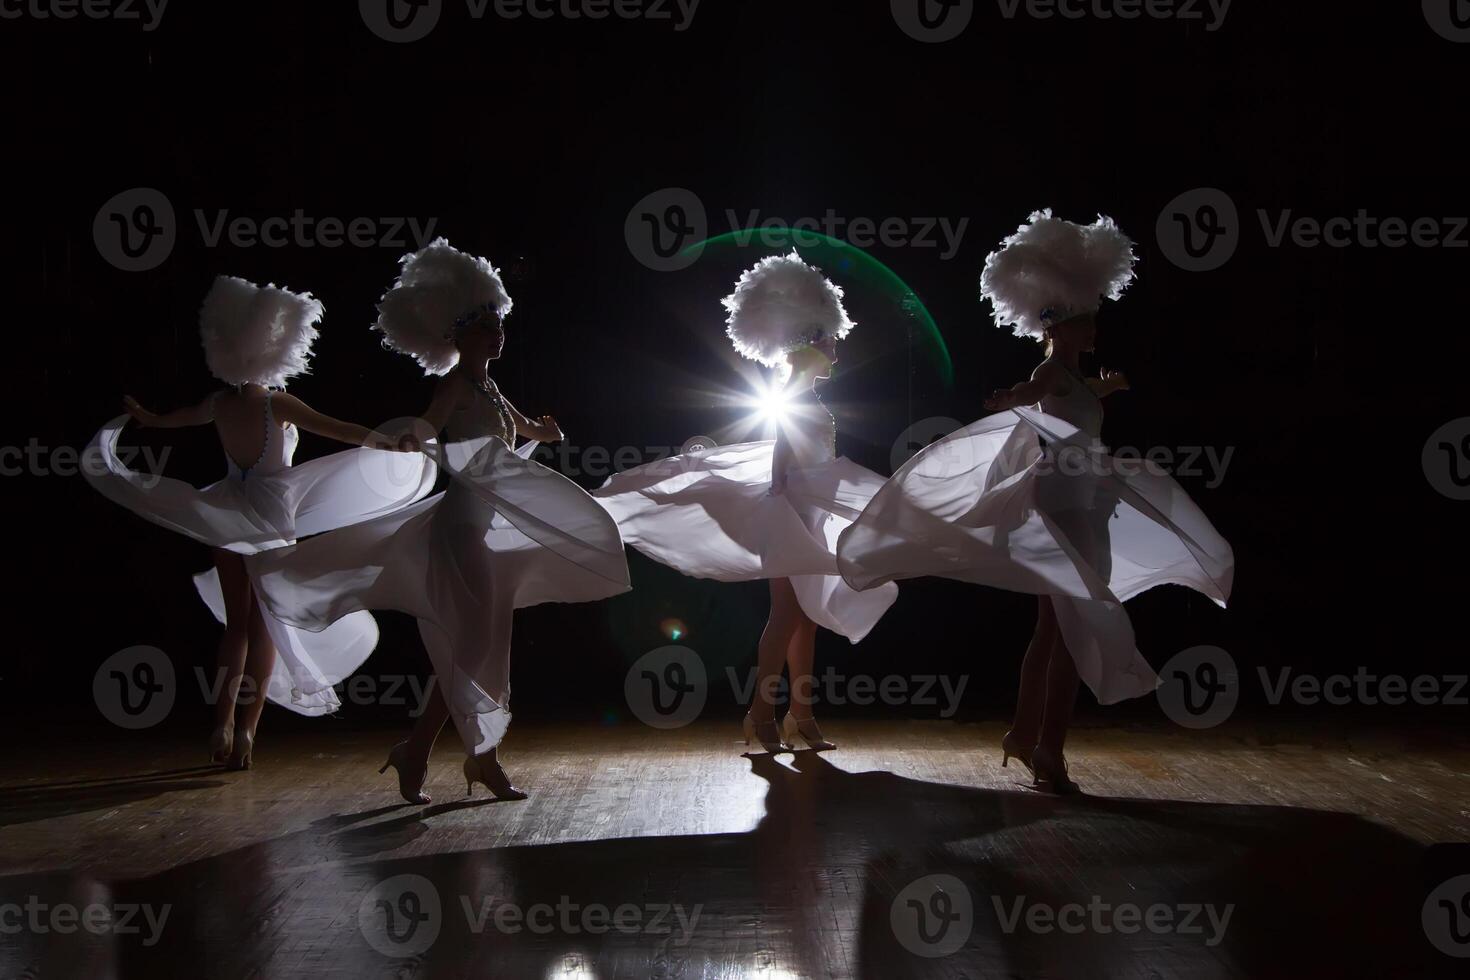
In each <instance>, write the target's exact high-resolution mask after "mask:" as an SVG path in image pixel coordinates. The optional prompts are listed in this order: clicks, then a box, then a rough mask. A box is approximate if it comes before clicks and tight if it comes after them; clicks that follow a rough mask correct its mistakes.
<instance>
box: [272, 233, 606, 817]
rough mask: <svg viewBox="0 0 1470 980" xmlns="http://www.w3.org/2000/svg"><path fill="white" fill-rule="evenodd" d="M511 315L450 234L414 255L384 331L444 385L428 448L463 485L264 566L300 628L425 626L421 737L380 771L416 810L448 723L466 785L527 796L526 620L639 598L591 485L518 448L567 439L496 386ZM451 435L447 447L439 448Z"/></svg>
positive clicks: (434, 404)
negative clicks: (518, 663)
mask: <svg viewBox="0 0 1470 980" xmlns="http://www.w3.org/2000/svg"><path fill="white" fill-rule="evenodd" d="M510 310H511V299H510V296H509V295H508V294H507V293H506V291H505V287H504V285H503V284H502V282H501V279H500V274H499V272H498V271H497V270H496V269H495V268H494V267H493V266H491V265H490V263H489V262H487V261H485V260H484V259H482V258H477V257H474V256H470V255H467V254H465V253H464V252H461V251H459V250H458V249H455V248H453V247H451V246H450V245H449V243H448V242H447V241H445V240H444V239H442V238H441V239H438V240H436V241H435V242H433V243H431V244H430V245H428V246H426V247H425V248H423V249H422V250H420V251H418V252H416V253H414V254H412V255H408V256H405V258H404V260H403V267H402V271H401V274H400V276H399V278H398V281H397V282H396V283H395V284H394V286H393V287H392V288H391V289H390V290H389V291H388V292H387V294H385V295H384V297H383V299H382V302H381V303H380V305H379V307H378V311H379V317H378V321H377V324H376V329H377V330H379V331H381V332H382V334H383V343H384V345H385V346H387V347H389V348H390V349H392V350H396V351H399V352H401V353H404V354H408V355H410V356H412V357H413V358H414V359H415V360H417V361H418V363H419V365H420V366H421V367H423V369H424V371H425V372H426V373H427V374H429V375H431V376H438V377H440V380H439V382H438V385H437V386H436V388H435V390H434V395H433V399H432V400H431V402H430V403H429V407H428V408H427V410H426V411H425V412H424V417H423V421H424V422H426V423H427V425H425V426H423V427H422V431H421V432H420V433H419V435H418V436H417V437H416V438H417V439H418V440H420V441H421V442H422V444H423V445H424V446H425V449H426V450H427V451H428V452H430V453H431V454H432V455H434V456H435V457H436V458H437V459H438V460H439V463H440V466H441V468H442V469H444V470H445V471H446V472H447V473H448V474H449V476H450V483H449V487H448V489H447V490H446V491H445V492H444V493H441V494H438V495H436V496H434V497H430V498H428V499H427V500H424V501H422V502H420V503H418V504H416V505H414V506H413V507H409V508H406V509H404V510H402V511H400V512H398V513H395V514H392V515H388V516H387V517H385V518H383V519H382V520H379V521H371V522H367V523H363V524H359V525H356V526H354V527H351V528H346V529H344V530H343V531H342V532H341V533H336V534H327V535H323V536H321V537H319V538H316V539H314V540H311V541H307V542H304V543H303V544H301V545H299V546H297V547H295V548H286V549H281V550H280V551H277V552H272V553H269V554H265V555H260V556H258V559H257V564H256V566H255V569H256V572H257V574H258V576H259V578H260V581H261V592H262V596H263V598H264V601H265V602H266V604H267V607H268V608H269V609H270V610H271V611H272V612H273V613H274V614H276V615H279V616H281V617H282V618H284V619H286V620H287V621H289V622H291V623H292V624H293V625H296V626H298V627H301V628H305V629H323V628H326V627H328V626H330V624H332V623H333V622H335V621H336V620H338V619H339V618H340V617H342V616H344V615H347V614H349V613H351V612H352V611H354V610H361V609H394V610H398V611H401V612H406V613H408V614H409V615H412V616H414V617H415V618H416V619H417V620H418V626H419V635H420V637H421V638H422V639H423V642H424V647H425V649H426V650H427V652H428V654H429V659H430V662H431V663H432V665H433V669H434V679H435V683H433V684H432V685H431V686H430V688H429V689H430V691H431V692H432V693H431V694H430V697H429V699H428V702H427V703H426V705H425V706H424V710H423V711H422V713H421V714H420V715H419V717H418V719H417V721H416V723H415V724H414V727H413V732H412V734H411V735H410V736H409V738H408V739H407V740H405V741H403V742H400V743H398V744H397V745H395V746H394V747H393V749H392V751H391V752H390V753H389V755H388V761H387V763H385V764H384V766H383V768H382V769H381V770H379V771H380V772H383V771H386V770H387V769H388V767H389V766H391V767H393V768H394V769H395V770H396V772H397V775H398V786H399V792H400V793H401V794H402V796H403V798H404V799H406V800H408V801H409V802H411V803H428V802H430V797H429V796H428V795H427V794H426V793H424V792H423V785H424V782H425V781H426V779H427V776H428V761H429V756H430V753H431V752H432V750H433V747H434V742H435V740H436V739H437V738H438V735H439V732H440V731H441V730H442V729H443V727H444V723H445V722H446V721H447V720H453V722H454V724H455V727H456V729H457V730H458V733H459V735H460V738H461V740H462V741H463V744H464V748H465V761H464V767H463V768H464V775H465V781H466V786H467V790H468V791H472V790H473V787H474V784H475V783H483V784H485V786H486V787H487V788H488V789H490V790H491V792H493V793H494V794H495V795H496V796H497V797H498V798H501V799H524V798H525V795H526V794H525V793H523V792H521V791H520V790H518V789H517V788H516V787H515V786H513V785H512V783H511V781H510V778H509V777H508V776H507V775H506V773H505V770H504V769H503V767H502V766H501V764H500V761H499V757H498V752H497V748H498V746H499V744H500V741H501V739H502V738H503V737H504V735H505V732H506V729H507V728H508V726H509V724H510V711H509V710H508V705H509V699H510V647H511V623H512V614H513V613H514V611H515V609H517V608H519V607H522V606H528V605H535V604H537V603H541V602H590V601H595V600H598V599H603V598H606V597H608V596H611V595H616V594H618V593H620V592H624V591H626V590H627V589H628V567H627V558H626V555H625V553H624V551H623V543H622V539H621V538H620V537H619V536H618V529H617V525H616V524H614V523H613V521H612V519H611V518H610V517H609V516H608V515H607V513H606V512H605V511H603V510H602V508H600V507H599V506H598V505H597V504H596V503H595V502H594V501H593V500H592V498H591V497H590V496H588V495H587V493H586V492H585V491H583V490H582V489H581V488H580V487H578V486H577V485H576V484H574V483H572V482H571V481H569V480H567V479H565V478H564V477H562V476H560V475H559V474H557V473H554V472H553V471H551V470H548V469H547V468H545V467H543V466H541V465H539V464H537V463H533V462H530V461H529V460H527V459H526V458H524V457H523V456H522V455H518V454H517V453H515V452H514V451H513V450H512V448H511V447H512V445H513V444H514V442H515V439H516V437H517V436H521V437H523V438H528V439H533V440H541V441H552V440H557V439H560V438H562V433H561V430H560V429H559V428H558V427H557V425H556V422H555V421H554V420H553V419H552V418H551V417H550V416H542V417H541V418H538V419H530V418H527V417H526V416H524V415H522V414H521V413H520V412H518V411H516V409H515V407H514V406H512V405H511V404H510V402H509V401H507V400H506V398H505V397H504V396H503V395H502V394H501V393H500V390H499V388H498V387H497V386H496V385H495V382H494V381H493V380H492V379H491V377H490V375H489V371H488V367H489V364H490V362H492V361H495V360H497V359H498V358H499V357H500V355H501V353H502V351H503V350H504V347H505V340H506V333H505V325H504V321H505V317H506V316H507V315H508V314H509V313H510ZM440 431H443V432H444V433H445V434H446V435H447V439H448V441H447V442H446V443H445V444H443V445H440V444H438V443H435V442H433V441H432V440H433V437H435V436H437V435H438V433H439V432H440ZM530 448H534V444H531V445H528V446H527V449H530ZM527 455H529V453H527Z"/></svg>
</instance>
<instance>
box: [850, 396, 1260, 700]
mask: <svg viewBox="0 0 1470 980" xmlns="http://www.w3.org/2000/svg"><path fill="white" fill-rule="evenodd" d="M1073 382H1074V383H1073V385H1072V386H1071V388H1070V389H1069V390H1068V391H1067V392H1066V393H1065V394H1063V395H1057V396H1048V397H1046V398H1045V399H1043V400H1042V402H1041V404H1040V406H1039V410H1037V409H1033V408H1017V409H1015V410H1013V411H1009V412H1001V413H998V414H996V415H991V416H987V417H985V418H982V419H980V420H979V421H978V422H975V423H973V424H971V425H969V426H967V427H965V428H963V429H960V430H959V431H957V432H954V433H952V434H950V435H949V436H947V437H946V438H944V439H941V440H939V441H938V442H936V443H934V444H933V445H931V446H929V447H928V448H926V449H925V450H923V451H922V452H920V453H919V454H918V455H916V456H915V457H914V458H913V459H911V460H909V461H908V462H907V463H906V464H904V466H903V467H901V468H900V469H899V471H898V472H897V473H895V474H894V475H893V478H892V479H891V480H889V481H888V483H887V484H886V485H885V486H884V487H883V489H882V490H881V491H880V492H879V493H878V494H877V495H876V496H875V497H874V498H873V501H872V503H871V504H869V505H868V507H867V508H866V509H865V510H864V511H863V513H862V515H861V516H860V517H859V518H858V519H857V521H855V522H854V523H853V525H852V527H851V528H849V529H848V530H847V531H846V532H845V533H844V534H843V536H842V540H841V541H840V542H839V544H838V548H837V554H838V559H839V564H840V566H841V569H842V574H843V576H844V577H845V578H846V579H847V581H848V582H849V583H851V584H852V585H853V586H854V587H856V588H859V589H865V588H872V587H874V586H876V585H879V584H880V583H885V582H891V581H894V580H895V579H902V578H913V577H916V576H921V575H936V576H940V577H944V578H951V579H958V580H960V581H964V582H974V583H977V584H980V585H990V586H994V587H997V588H1002V589H1008V590H1011V591H1014V592H1029V593H1034V594H1037V595H1047V596H1051V597H1052V599H1053V604H1054V606H1055V608H1056V612H1057V621H1058V625H1059V627H1060V629H1061V632H1062V636H1063V638H1064V639H1065V640H1066V642H1067V648H1068V649H1069V650H1070V651H1071V653H1072V656H1073V657H1074V658H1075V659H1076V661H1077V669H1078V673H1079V674H1080V676H1081V678H1082V680H1083V681H1084V682H1085V683H1086V684H1087V686H1088V687H1089V688H1090V689H1091V690H1092V692H1093V694H1094V695H1096V696H1097V699H1098V701H1099V702H1101V703H1103V704H1112V703H1115V702H1118V701H1122V700H1124V699H1127V698H1131V697H1138V696H1141V695H1145V694H1149V693H1151V692H1153V691H1154V689H1155V688H1156V687H1157V686H1158V677H1157V675H1156V674H1155V673H1154V671H1153V669H1152V668H1151V667H1150V666H1149V664H1148V662H1147V661H1146V660H1144V659H1143V657H1142V656H1141V655H1140V654H1139V652H1138V650H1137V647H1136V645H1135V642H1134V634H1133V625H1132V623H1131V622H1130V620H1129V618H1128V613H1127V612H1126V610H1124V608H1123V605H1122V604H1123V602H1124V601H1125V600H1127V599H1130V598H1132V597H1133V596H1136V595H1138V594H1139V593H1141V592H1144V591H1145V590H1147V589H1150V588H1153V587H1154V586H1156V585H1162V584H1165V583H1173V584H1177V585H1184V586H1188V587H1189V588H1192V589H1195V590H1197V591H1199V592H1201V593H1203V594H1204V595H1206V596H1209V597H1210V598H1211V599H1213V600H1215V601H1216V602H1217V603H1219V604H1220V605H1221V606H1223V605H1224V604H1225V601H1226V599H1228V598H1229V595H1230V586H1231V580H1232V578H1233V576H1234V568H1235V559H1234V555H1233V553H1232V552H1231V549H1230V545H1229V543H1227V542H1226V541H1225V539H1224V538H1223V537H1221V536H1220V534H1219V532H1218V531H1216V530H1215V528H1214V526H1213V525H1211V524H1210V521H1209V519H1208V518H1207V517H1205V515H1204V513H1203V512H1202V511H1201V510H1200V509H1199V507H1198V506H1197V505H1196V504H1195V503H1194V501H1192V500H1191V499H1190V498H1189V495H1188V494H1186V493H1185V492H1184V489H1183V488H1182V487H1181V486H1179V484H1178V483H1177V482H1175V480H1174V479H1173V478H1172V477H1170V476H1168V475H1167V474H1165V473H1163V472H1160V471H1158V470H1156V469H1154V470H1150V469H1148V468H1147V467H1145V465H1144V464H1143V463H1142V461H1132V460H1124V461H1120V460H1116V459H1114V458H1113V457H1111V456H1109V455H1108V454H1107V453H1106V451H1105V450H1104V449H1103V448H1102V446H1101V444H1100V442H1099V441H1098V440H1099V437H1100V435H1101V432H1102V414H1103V413H1102V403H1101V401H1100V400H1099V399H1098V397H1097V396H1096V395H1095V394H1093V392H1092V390H1091V389H1090V388H1088V387H1087V385H1086V384H1085V383H1084V382H1083V380H1082V379H1080V378H1076V377H1075V376H1073ZM1043 443H1044V445H1043Z"/></svg>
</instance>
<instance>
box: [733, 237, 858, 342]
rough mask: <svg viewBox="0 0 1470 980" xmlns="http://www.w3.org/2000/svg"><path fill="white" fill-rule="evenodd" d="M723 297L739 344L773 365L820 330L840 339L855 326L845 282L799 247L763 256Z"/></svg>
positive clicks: (811, 339) (734, 340)
mask: <svg viewBox="0 0 1470 980" xmlns="http://www.w3.org/2000/svg"><path fill="white" fill-rule="evenodd" d="M721 302H722V303H723V304H724V306H725V309H727V310H729V311H730V316H729V318H728V319H727V320H726V321H725V333H726V335H727V336H729V338H730V340H731V341H732V342H734V344H735V349H736V350H737V351H739V352H740V354H741V356H743V357H748V358H750V359H751V360H753V361H759V362H760V363H761V364H764V365H765V366H766V367H771V368H780V367H784V366H785V365H786V355H787V354H788V353H789V352H790V351H792V350H794V349H795V348H797V347H800V346H801V345H803V344H809V343H811V342H812V341H814V340H815V339H817V338H818V335H819V334H821V335H826V336H830V337H835V338H836V339H838V340H841V339H843V338H844V337H846V336H847V335H848V333H849V332H850V331H851V330H852V328H853V327H854V326H856V324H854V323H853V322H852V320H850V319H848V316H847V310H846V309H844V308H843V305H842V287H841V286H838V285H837V284H836V283H834V282H832V281H831V280H829V279H828V278H827V277H826V276H823V275H822V273H821V272H820V271H819V270H817V269H814V268H812V267H811V266H809V265H807V264H806V263H805V262H803V261H802V260H801V256H799V255H798V254H797V253H796V252H795V251H792V253H791V254H790V255H772V256H768V257H767V258H764V259H761V260H760V261H759V262H757V263H756V264H755V266H754V268H751V269H749V270H747V271H746V272H745V273H744V274H743V275H742V276H741V277H740V281H739V282H737V283H736V284H735V291H734V292H733V293H731V294H730V295H729V296H726V297H725V298H724V299H723V300H721Z"/></svg>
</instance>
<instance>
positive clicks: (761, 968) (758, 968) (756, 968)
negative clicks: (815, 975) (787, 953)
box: [745, 953, 801, 980]
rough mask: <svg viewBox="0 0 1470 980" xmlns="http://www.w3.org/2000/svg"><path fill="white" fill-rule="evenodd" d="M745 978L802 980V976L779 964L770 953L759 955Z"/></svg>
mask: <svg viewBox="0 0 1470 980" xmlns="http://www.w3.org/2000/svg"><path fill="white" fill-rule="evenodd" d="M745 976H747V977H757V978H759V980H801V977H800V974H796V973H793V972H791V971H790V970H788V969H786V968H785V967H783V966H780V965H779V964H777V963H776V959H775V957H773V956H772V955H771V954H770V953H757V954H756V958H755V963H754V964H753V965H752V967H751V968H750V970H748V971H746V973H745Z"/></svg>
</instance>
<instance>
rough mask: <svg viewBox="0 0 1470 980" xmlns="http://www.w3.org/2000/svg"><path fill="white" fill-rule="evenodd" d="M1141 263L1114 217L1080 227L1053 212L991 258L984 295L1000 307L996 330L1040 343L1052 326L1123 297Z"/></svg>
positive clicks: (1035, 219) (1038, 217) (1041, 214)
mask: <svg viewBox="0 0 1470 980" xmlns="http://www.w3.org/2000/svg"><path fill="white" fill-rule="evenodd" d="M1137 261H1138V257H1137V256H1136V255H1134V254H1133V242H1132V241H1130V240H1129V239H1128V237H1127V236H1125V235H1124V234H1123V232H1122V231H1120V230H1119V228H1118V226H1117V224H1115V223H1114V222H1113V219H1112V218H1107V217H1104V216H1102V215H1098V218H1097V221H1095V222H1093V223H1092V224H1090V225H1079V224H1075V223H1073V222H1071V221H1063V220H1062V219H1060V218H1054V217H1052V213H1051V209H1050V208H1048V209H1046V210H1044V211H1037V212H1035V213H1034V214H1032V215H1031V217H1030V219H1029V223H1028V224H1024V225H1022V226H1021V227H1020V228H1018V229H1017V230H1016V233H1015V234H1014V235H1011V236H1010V237H1009V238H1007V239H1005V240H1004V241H1003V242H1001V247H1000V249H999V250H998V251H995V252H991V253H990V255H989V256H987V257H986V259H985V271H984V272H983V273H981V275H980V296H981V298H982V299H988V300H990V302H991V305H992V306H993V307H994V308H995V324H996V326H998V327H1012V328H1013V329H1014V330H1015V333H1016V336H1018V337H1032V338H1035V339H1036V340H1040V339H1042V337H1043V335H1044V334H1045V331H1046V327H1047V326H1048V325H1049V324H1053V323H1060V322H1062V321H1063V320H1065V319H1068V318H1070V317H1073V316H1078V315H1080V314H1083V313H1094V312H1096V311H1097V309H1098V308H1099V307H1100V306H1101V305H1102V301H1103V298H1104V297H1106V298H1107V299H1117V298H1118V297H1120V296H1122V295H1123V290H1124V289H1126V288H1127V287H1128V284H1129V283H1131V282H1132V281H1133V275H1134V274H1133V266H1134V263H1136V262H1137ZM1043 313H1046V314H1048V315H1047V316H1045V317H1043Z"/></svg>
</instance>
